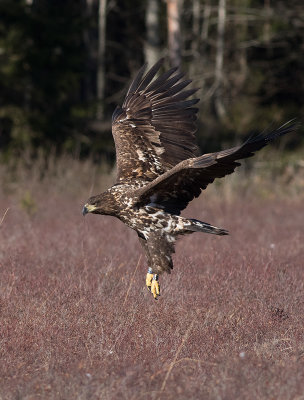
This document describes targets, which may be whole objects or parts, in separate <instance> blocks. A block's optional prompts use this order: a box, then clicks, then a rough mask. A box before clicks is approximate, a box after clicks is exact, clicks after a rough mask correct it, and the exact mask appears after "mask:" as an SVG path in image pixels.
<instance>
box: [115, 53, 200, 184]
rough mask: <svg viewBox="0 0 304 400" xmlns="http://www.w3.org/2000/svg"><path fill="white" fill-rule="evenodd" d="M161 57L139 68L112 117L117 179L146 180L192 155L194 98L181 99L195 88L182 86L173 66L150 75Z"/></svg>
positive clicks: (184, 83) (188, 81)
mask: <svg viewBox="0 0 304 400" xmlns="http://www.w3.org/2000/svg"><path fill="white" fill-rule="evenodd" d="M162 64H163V59H162V60H160V61H158V62H157V63H156V64H155V65H154V66H153V67H152V68H151V69H150V70H149V71H148V72H147V74H146V75H144V71H145V66H144V67H142V68H141V69H140V70H139V72H138V74H137V76H136V77H135V79H134V80H133V82H132V83H131V86H130V89H129V90H128V93H127V96H126V98H125V101H124V102H123V106H122V108H117V109H116V110H115V111H114V114H113V118H112V125H113V129H112V131H113V137H114V140H115V146H116V153H117V167H118V177H117V181H118V182H128V181H133V182H134V181H137V183H140V184H144V183H147V182H149V181H151V180H153V179H155V178H157V177H158V176H159V175H161V174H163V173H164V172H166V171H168V170H170V169H171V168H172V167H174V166H175V165H176V164H178V163H179V162H180V161H183V160H186V159H187V158H191V157H194V156H196V155H197V153H198V147H197V145H196V140H195V135H194V133H195V132H196V113H197V111H198V109H197V108H195V107H192V106H193V105H194V104H196V103H197V102H198V101H199V100H198V99H193V100H186V99H187V98H188V97H189V96H191V95H193V94H194V93H195V91H196V90H195V89H190V90H183V89H184V88H185V87H186V86H188V85H189V83H190V82H191V80H185V81H181V78H182V77H183V74H182V73H176V74H175V72H176V71H177V68H172V69H171V70H169V71H167V72H165V73H164V74H162V75H160V76H159V77H158V78H156V79H154V78H155V76H156V74H157V72H158V71H159V69H160V67H161V66H162Z"/></svg>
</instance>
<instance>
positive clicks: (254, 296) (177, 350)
mask: <svg viewBox="0 0 304 400" xmlns="http://www.w3.org/2000/svg"><path fill="white" fill-rule="evenodd" d="M66 162H67V164H68V160H67V161H66ZM64 165H65V164H61V167H60V166H59V165H56V166H53V167H52V168H50V169H49V172H48V173H47V176H46V178H45V179H44V180H43V181H42V182H40V181H39V179H36V178H35V177H33V175H31V174H30V173H28V174H27V175H26V176H24V178H23V179H22V180H21V181H20V177H19V179H17V178H16V180H15V183H14V182H9V181H8V174H7V172H6V173H5V174H4V172H2V175H1V174H0V176H1V178H2V182H3V181H4V180H6V181H5V182H6V183H5V190H4V189H3V188H4V186H2V189H1V193H0V196H1V197H0V221H1V226H0V274H1V275H0V295H1V297H0V312H1V330H0V332H1V339H0V340H1V342H0V343H1V346H0V349H1V363H0V376H1V385H0V399H5V400H6V399H39V398H42V399H73V400H76V399H79V400H81V399H103V400H107V399H109V400H113V399H136V400H137V399H144V400H149V399H151V400H164V399H166V400H167V399H168V400H170V399H276V400H287V399H298V400H299V399H304V397H303V393H304V339H303V326H304V316H303V315H304V313H303V311H304V308H303V305H304V304H303V303H304V300H303V290H304V287H303V286H304V285H303V260H304V244H303V243H304V214H303V198H301V196H300V195H297V196H294V198H293V199H288V196H287V195H286V194H285V196H282V198H281V199H278V198H275V194H276V193H277V190H279V189H276V187H274V186H270V187H269V186H268V185H266V186H265V190H267V191H268V195H267V196H266V195H264V192H263V193H261V195H259V196H252V195H250V193H253V191H254V185H253V186H252V188H251V191H247V189H246V188H245V189H246V190H245V189H244V188H243V187H242V191H241V194H242V196H241V198H238V196H236V194H237V193H236V192H234V193H233V192H232V191H231V187H233V188H234V190H237V189H236V188H237V184H236V181H233V180H230V182H229V184H227V186H224V187H221V188H218V187H215V188H212V189H210V190H209V189H208V191H209V193H208V191H207V193H206V195H205V196H204V197H202V198H201V199H199V200H197V201H196V202H195V203H194V204H193V205H192V206H191V208H190V209H189V210H187V215H191V216H192V217H195V218H200V219H202V220H203V221H207V222H210V223H214V224H216V225H218V226H221V227H223V228H227V229H229V230H230V232H231V235H230V236H229V237H213V236H211V235H204V234H195V235H192V236H191V237H187V238H184V239H183V240H181V241H180V242H179V243H178V245H177V253H176V256H175V268H174V270H173V273H172V274H171V276H169V275H166V276H163V277H162V278H161V288H162V296H161V298H160V300H159V301H157V302H156V301H154V300H153V298H152V296H151V295H150V294H149V293H148V291H147V290H146V289H145V287H144V282H145V273H146V266H145V260H144V258H143V257H142V258H141V260H140V254H141V250H140V247H139V244H138V243H137V236H136V234H135V233H134V232H133V231H131V230H129V229H127V228H126V227H125V226H124V225H123V224H121V223H120V222H119V221H116V220H114V219H112V218H109V217H99V216H93V215H89V216H87V217H86V218H85V219H84V218H83V217H82V215H81V206H82V204H83V202H84V201H85V200H86V198H87V197H88V193H89V192H90V191H91V192H95V191H98V189H96V188H100V187H101V186H103V185H106V184H108V181H110V180H111V178H107V179H104V180H105V182H101V180H100V179H101V177H100V175H99V173H98V171H96V173H93V172H92V171H94V168H93V167H92V165H91V164H89V163H87V164H83V165H80V164H79V163H75V165H74V166H73V169H74V170H76V174H74V175H73V176H71V175H69V173H68V171H69V168H68V167H67V166H64ZM57 169H59V170H60V173H59V172H58V173H57V174H55V173H54V171H55V170H57ZM35 173H36V174H37V171H36V172H35ZM24 174H25V172H24ZM231 179H234V178H231ZM254 179H257V178H255V177H252V178H251V181H250V182H251V183H252V184H253V183H254V182H255V181H254ZM247 183H248V181H247ZM270 188H271V189H270ZM286 190H289V189H288V187H287V189H286ZM290 190H293V189H292V188H290ZM216 193H220V198H219V197H218V196H215V194H216ZM269 193H270V197H269ZM293 193H296V190H295V192H293ZM8 209H9V210H8ZM7 210H8V211H7ZM137 266H138V267H137Z"/></svg>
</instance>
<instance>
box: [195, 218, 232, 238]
mask: <svg viewBox="0 0 304 400" xmlns="http://www.w3.org/2000/svg"><path fill="white" fill-rule="evenodd" d="M188 221H189V222H190V225H189V226H187V230H188V231H190V232H205V233H211V234H213V235H221V236H222V235H229V232H228V231H227V230H226V229H222V228H218V227H217V226H213V225H210V224H208V223H207V222H202V221H199V220H197V219H189V220H188Z"/></svg>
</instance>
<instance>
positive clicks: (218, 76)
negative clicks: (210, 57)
mask: <svg viewBox="0 0 304 400" xmlns="http://www.w3.org/2000/svg"><path fill="white" fill-rule="evenodd" d="M225 21H226V0H219V5H218V23H217V43H216V59H215V88H216V89H215V110H216V113H217V115H218V116H219V117H220V118H223V117H224V116H225V114H226V110H225V107H224V104H223V101H222V87H223V80H224V72H223V67H224V34H225Z"/></svg>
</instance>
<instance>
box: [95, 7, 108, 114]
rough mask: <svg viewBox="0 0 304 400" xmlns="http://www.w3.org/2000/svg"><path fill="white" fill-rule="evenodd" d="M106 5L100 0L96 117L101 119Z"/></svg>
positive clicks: (103, 88) (102, 109)
mask: <svg viewBox="0 0 304 400" xmlns="http://www.w3.org/2000/svg"><path fill="white" fill-rule="evenodd" d="M106 7H107V0H99V9H98V51H97V111H96V118H97V119H100V120H101V119H103V118H104V95H105V93H104V92H105V49H106Z"/></svg>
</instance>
